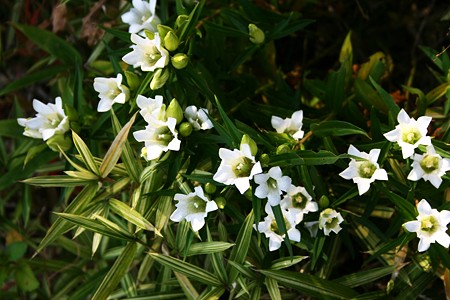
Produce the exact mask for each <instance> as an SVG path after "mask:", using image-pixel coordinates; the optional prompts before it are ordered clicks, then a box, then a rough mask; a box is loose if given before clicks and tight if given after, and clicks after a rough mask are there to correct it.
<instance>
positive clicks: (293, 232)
mask: <svg viewBox="0 0 450 300" xmlns="http://www.w3.org/2000/svg"><path fill="white" fill-rule="evenodd" d="M265 210H266V213H267V216H266V217H265V218H264V222H259V223H258V227H257V229H258V231H259V232H261V233H264V235H265V236H266V238H269V251H274V250H277V249H279V248H280V247H281V243H282V242H283V241H284V237H285V234H283V235H281V233H280V231H279V229H278V225H277V221H276V220H275V216H274V215H273V211H272V207H271V206H270V204H269V203H267V204H266V207H265ZM281 211H282V213H283V217H284V223H285V224H286V233H287V235H288V237H289V240H291V241H294V242H300V238H301V234H300V231H299V230H298V229H297V228H295V222H294V219H293V216H292V215H290V214H288V213H287V212H286V211H285V210H281Z"/></svg>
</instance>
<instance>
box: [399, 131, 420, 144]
mask: <svg viewBox="0 0 450 300" xmlns="http://www.w3.org/2000/svg"><path fill="white" fill-rule="evenodd" d="M421 137H422V135H421V134H420V132H419V130H417V128H411V129H410V130H406V131H405V132H403V133H402V140H403V141H404V142H405V143H408V144H412V145H414V144H415V143H417V141H418V140H420V138H421Z"/></svg>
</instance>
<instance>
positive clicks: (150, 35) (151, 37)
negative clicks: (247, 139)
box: [144, 29, 155, 40]
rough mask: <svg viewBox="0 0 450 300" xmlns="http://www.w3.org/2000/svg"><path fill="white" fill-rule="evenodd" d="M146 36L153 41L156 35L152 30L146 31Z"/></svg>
mask: <svg viewBox="0 0 450 300" xmlns="http://www.w3.org/2000/svg"><path fill="white" fill-rule="evenodd" d="M144 33H145V36H146V37H147V38H148V39H149V40H153V39H154V38H155V34H154V33H153V32H151V31H150V30H147V29H146V30H144Z"/></svg>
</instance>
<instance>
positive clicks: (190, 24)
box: [178, 0, 205, 41]
mask: <svg viewBox="0 0 450 300" xmlns="http://www.w3.org/2000/svg"><path fill="white" fill-rule="evenodd" d="M204 5H205V0H200V1H199V2H198V3H197V4H196V5H195V7H194V9H193V10H192V11H191V13H190V14H189V18H188V19H187V22H186V23H185V25H184V26H183V27H182V30H181V33H180V34H179V35H178V36H179V38H180V41H184V40H185V39H186V37H187V36H188V35H189V34H191V32H192V31H193V30H194V29H195V25H196V24H197V21H198V18H199V17H200V14H201V12H202V9H203V6H204Z"/></svg>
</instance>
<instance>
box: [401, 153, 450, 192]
mask: <svg viewBox="0 0 450 300" xmlns="http://www.w3.org/2000/svg"><path fill="white" fill-rule="evenodd" d="M413 160H414V161H413V163H412V165H411V166H412V167H413V169H412V170H411V172H410V173H409V175H408V179H409V180H412V181H418V180H420V178H423V180H425V181H430V182H431V184H432V185H434V187H435V188H439V186H440V185H441V183H442V178H441V177H442V176H444V175H445V172H447V171H449V170H450V159H449V158H442V156H440V155H439V154H437V153H436V151H435V150H434V147H433V146H432V145H430V146H427V153H425V154H424V155H420V154H417V153H416V154H414V156H413Z"/></svg>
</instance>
